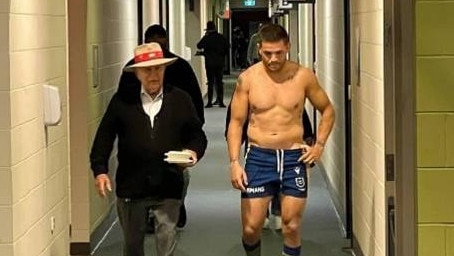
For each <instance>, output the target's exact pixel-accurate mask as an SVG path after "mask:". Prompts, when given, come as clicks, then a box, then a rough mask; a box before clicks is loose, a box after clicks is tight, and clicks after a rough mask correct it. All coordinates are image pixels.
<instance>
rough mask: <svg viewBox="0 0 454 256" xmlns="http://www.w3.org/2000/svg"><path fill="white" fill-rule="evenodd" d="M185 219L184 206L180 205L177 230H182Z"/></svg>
mask: <svg viewBox="0 0 454 256" xmlns="http://www.w3.org/2000/svg"><path fill="white" fill-rule="evenodd" d="M187 217H188V216H187V215H186V207H185V206H184V204H182V205H181V206H180V216H178V222H177V228H179V229H182V228H184V226H186V221H187Z"/></svg>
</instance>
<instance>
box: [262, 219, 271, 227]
mask: <svg viewBox="0 0 454 256" xmlns="http://www.w3.org/2000/svg"><path fill="white" fill-rule="evenodd" d="M263 228H264V229H270V219H269V218H266V219H265V222H264V223H263Z"/></svg>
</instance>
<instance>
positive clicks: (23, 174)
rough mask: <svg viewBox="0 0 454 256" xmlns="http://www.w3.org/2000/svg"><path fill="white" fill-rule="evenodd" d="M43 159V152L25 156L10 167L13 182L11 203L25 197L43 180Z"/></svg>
mask: <svg viewBox="0 0 454 256" xmlns="http://www.w3.org/2000/svg"><path fill="white" fill-rule="evenodd" d="M44 169H45V159H44V152H43V151H39V152H38V153H37V154H35V155H33V156H31V157H29V158H27V159H26V160H24V161H22V162H20V163H19V164H17V165H15V166H13V167H12V180H13V184H14V189H13V190H12V191H14V193H13V203H17V202H18V201H19V200H21V199H23V198H25V197H26V195H27V194H29V193H30V192H31V191H33V190H35V189H36V188H38V186H40V185H41V184H43V182H44Z"/></svg>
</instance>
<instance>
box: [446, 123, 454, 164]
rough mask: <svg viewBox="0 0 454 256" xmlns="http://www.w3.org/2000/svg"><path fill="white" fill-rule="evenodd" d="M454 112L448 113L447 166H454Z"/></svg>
mask: <svg viewBox="0 0 454 256" xmlns="http://www.w3.org/2000/svg"><path fill="white" fill-rule="evenodd" d="M453 131H454V114H447V115H446V161H445V162H446V167H454V132H453Z"/></svg>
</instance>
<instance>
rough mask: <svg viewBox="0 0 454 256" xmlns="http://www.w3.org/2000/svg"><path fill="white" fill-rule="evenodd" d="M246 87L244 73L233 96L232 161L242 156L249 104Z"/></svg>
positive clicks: (229, 140) (229, 148)
mask: <svg viewBox="0 0 454 256" xmlns="http://www.w3.org/2000/svg"><path fill="white" fill-rule="evenodd" d="M245 87H246V86H245V85H244V84H243V79H242V75H240V77H239V78H238V81H237V84H236V88H235V91H234V93H233V96H232V102H231V111H230V121H229V124H228V129H227V146H228V151H229V157H230V162H234V161H238V159H239V156H240V150H241V144H242V140H241V137H242V133H243V124H244V122H245V121H246V120H247V116H248V106H249V102H248V90H247V89H246V88H245Z"/></svg>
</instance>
